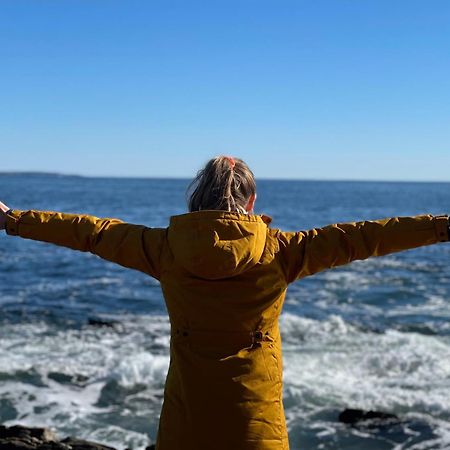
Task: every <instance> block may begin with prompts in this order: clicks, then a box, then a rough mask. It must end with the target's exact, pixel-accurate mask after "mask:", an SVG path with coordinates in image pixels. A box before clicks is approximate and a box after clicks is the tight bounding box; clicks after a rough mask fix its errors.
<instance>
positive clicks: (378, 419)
mask: <svg viewBox="0 0 450 450" xmlns="http://www.w3.org/2000/svg"><path fill="white" fill-rule="evenodd" d="M339 422H343V423H348V424H350V425H356V424H361V422H363V423H364V425H382V424H393V423H399V422H400V419H399V418H398V417H397V416H396V415H395V414H389V413H384V412H380V411H364V410H362V409H345V410H344V411H342V412H341V413H340V414H339Z"/></svg>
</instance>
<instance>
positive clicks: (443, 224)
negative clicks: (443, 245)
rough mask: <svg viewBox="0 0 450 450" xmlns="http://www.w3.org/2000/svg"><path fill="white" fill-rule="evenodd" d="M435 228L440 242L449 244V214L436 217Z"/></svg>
mask: <svg viewBox="0 0 450 450" xmlns="http://www.w3.org/2000/svg"><path fill="white" fill-rule="evenodd" d="M434 228H435V230H436V237H437V240H438V241H439V242H447V241H448V240H450V236H449V219H448V215H447V214H443V215H440V216H434Z"/></svg>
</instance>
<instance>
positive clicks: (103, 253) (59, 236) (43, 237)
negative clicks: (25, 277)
mask: <svg viewBox="0 0 450 450" xmlns="http://www.w3.org/2000/svg"><path fill="white" fill-rule="evenodd" d="M6 233H7V234H9V235H17V236H20V237H23V238H26V239H33V240H37V241H44V242H50V243H52V244H56V245H60V246H63V247H68V248H71V249H74V250H80V251H82V252H91V253H93V254H95V255H98V256H100V257H101V258H103V259H106V260H108V261H112V262H115V263H117V264H120V265H121V266H124V267H129V268H131V269H136V270H139V271H141V272H144V273H147V274H148V275H151V276H152V277H154V278H156V279H159V278H160V274H161V267H160V255H161V250H162V246H163V243H164V240H165V236H166V229H164V228H148V227H146V226H144V225H134V224H130V223H125V222H122V221H121V220H118V219H110V218H103V219H100V218H98V217H94V216H90V215H78V214H66V213H61V212H53V211H35V210H29V211H20V210H10V211H9V213H8V214H7V217H6Z"/></svg>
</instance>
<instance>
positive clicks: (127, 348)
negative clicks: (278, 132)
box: [0, 174, 450, 450]
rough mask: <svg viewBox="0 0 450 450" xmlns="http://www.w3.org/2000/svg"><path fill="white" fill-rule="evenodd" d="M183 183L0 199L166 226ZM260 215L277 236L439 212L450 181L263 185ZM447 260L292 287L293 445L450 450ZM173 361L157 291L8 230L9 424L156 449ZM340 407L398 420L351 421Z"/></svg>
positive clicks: (89, 182)
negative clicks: (341, 415)
mask: <svg viewBox="0 0 450 450" xmlns="http://www.w3.org/2000/svg"><path fill="white" fill-rule="evenodd" d="M187 184H188V180H169V179H125V178H83V177H74V176H61V175H44V174H3V175H0V200H2V201H3V202H5V203H6V204H7V205H8V206H10V207H11V208H16V209H38V210H53V211H64V212H71V213H84V214H92V215H95V216H97V217H115V218H120V219H122V220H124V221H128V222H132V223H139V224H146V225H148V226H153V227H165V226H167V224H168V221H169V218H170V216H172V215H176V214H182V213H184V212H186V202H185V194H184V193H185V189H186V186H187ZM255 212H256V213H257V214H262V213H264V214H267V215H270V216H272V217H273V222H272V224H271V226H273V227H276V228H281V229H283V230H307V229H311V228H314V227H321V226H324V225H327V224H330V223H337V222H348V221H358V220H365V219H367V220H371V219H379V218H385V217H393V216H407V215H416V214H444V213H450V184H446V183H388V182H351V181H342V182H335V181H333V182H331V181H328V182H327V181H272V180H261V181H259V182H258V200H257V205H256V208H255ZM449 264H450V244H447V243H439V244H436V245H432V246H427V247H421V248H419V249H412V250H407V251H404V252H401V253H396V254H391V255H387V256H383V257H378V258H370V259H368V260H365V261H355V262H353V263H351V264H348V265H346V266H342V267H338V268H334V269H331V270H326V271H323V272H321V273H319V274H316V275H314V276H311V277H308V278H305V279H302V280H300V281H298V282H296V283H294V284H292V285H291V286H290V287H289V289H288V293H287V296H286V302H285V305H284V308H283V313H282V315H281V318H280V321H281V324H282V326H281V330H282V338H283V349H284V405H285V410H286V419H287V424H288V429H289V437H290V444H291V449H292V450H299V449H302V450H308V449H311V450H312V449H346V450H350V449H356V450H359V449H364V450H371V449H374V450H383V449H395V450H403V449H416V450H419V449H420V450H425V449H450V268H449ZM99 321H100V322H99ZM101 321H103V322H104V326H101V325H102V322H101ZM168 352H169V323H168V319H167V314H166V309H165V306H164V300H163V297H162V294H161V290H160V287H159V283H158V282H157V281H155V280H154V279H152V278H150V277H148V276H146V275H145V274H142V273H140V272H137V271H133V270H128V269H125V268H122V267H120V266H118V265H115V264H113V263H110V262H106V261H103V260H101V259H100V258H98V257H96V256H93V255H90V254H87V253H81V252H75V251H72V250H69V249H65V248H61V247H56V246H54V245H51V244H45V243H41V242H35V241H30V240H24V239H20V238H16V237H9V236H6V235H5V234H2V235H0V423H3V424H5V425H12V424H18V423H20V424H25V425H29V426H39V427H41V426H45V427H50V428H52V429H54V430H56V431H57V433H58V434H59V435H60V436H61V437H64V436H66V435H75V436H77V437H80V438H85V439H90V440H94V441H98V442H102V443H104V444H107V445H112V446H116V447H117V448H119V449H122V448H125V447H130V448H133V449H143V448H144V447H145V446H146V445H148V444H150V443H153V442H154V441H155V438H156V431H157V426H158V418H159V414H160V409H161V404H162V399H163V388H164V381H165V376H166V373H167V369H168V363H169V356H168ZM346 408H358V409H363V410H375V411H380V412H385V413H391V414H395V415H397V416H398V417H399V419H400V421H399V422H396V423H391V424H389V423H388V424H379V425H378V426H371V427H361V426H348V425H346V424H343V423H341V422H339V420H338V416H339V413H340V412H341V411H343V410H345V409H346ZM218 439H220V436H218Z"/></svg>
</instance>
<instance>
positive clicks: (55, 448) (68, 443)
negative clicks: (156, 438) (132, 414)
mask: <svg viewBox="0 0 450 450" xmlns="http://www.w3.org/2000/svg"><path fill="white" fill-rule="evenodd" d="M154 449H155V446H154V445H151V446H149V447H147V448H146V450H154ZM0 450H116V449H114V448H113V447H108V446H106V445H102V444H97V443H95V442H90V441H84V440H82V439H76V438H73V437H67V438H65V439H63V440H62V441H60V440H59V439H58V438H57V437H56V435H55V433H53V431H50V430H48V429H47V428H28V427H23V426H21V425H16V426H13V427H5V426H2V425H0Z"/></svg>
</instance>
